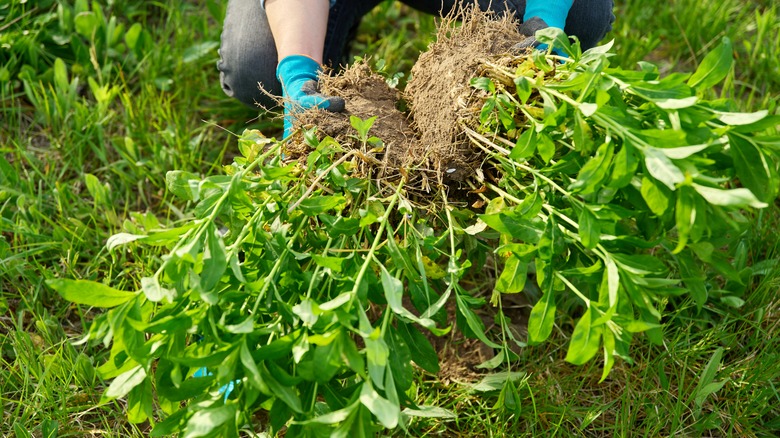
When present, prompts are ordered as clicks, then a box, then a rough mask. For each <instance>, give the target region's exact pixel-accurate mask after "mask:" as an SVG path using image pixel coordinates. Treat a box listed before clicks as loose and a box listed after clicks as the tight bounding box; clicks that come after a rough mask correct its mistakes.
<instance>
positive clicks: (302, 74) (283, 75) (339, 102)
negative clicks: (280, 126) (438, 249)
mask: <svg viewBox="0 0 780 438" xmlns="http://www.w3.org/2000/svg"><path fill="white" fill-rule="evenodd" d="M321 71H322V68H321V67H320V64H319V63H318V62H317V61H315V60H313V59H311V58H309V57H308V56H304V55H290V56H287V57H285V58H284V59H282V60H281V61H279V65H278V66H277V67H276V78H277V79H279V82H281V83H282V97H283V99H284V138H287V137H289V136H290V134H292V127H293V119H294V117H295V114H296V113H298V112H301V111H303V110H305V109H308V108H314V107H316V108H322V109H324V110H328V111H334V112H341V111H344V99H342V98H340V97H336V96H325V95H323V94H322V93H320V92H319V87H318V82H317V79H318V77H319V74H320V72H321Z"/></svg>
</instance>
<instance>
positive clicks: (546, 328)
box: [528, 281, 555, 344]
mask: <svg viewBox="0 0 780 438" xmlns="http://www.w3.org/2000/svg"><path fill="white" fill-rule="evenodd" d="M550 284H552V281H550ZM554 322H555V295H554V292H553V289H552V287H550V288H548V290H547V291H545V293H544V295H543V296H542V299H541V300H539V301H538V302H537V303H536V304H535V305H534V307H533V309H531V315H530V317H529V318H528V343H529V344H540V343H542V342H544V341H545V340H547V338H549V337H550V334H551V333H552V329H553V323H554Z"/></svg>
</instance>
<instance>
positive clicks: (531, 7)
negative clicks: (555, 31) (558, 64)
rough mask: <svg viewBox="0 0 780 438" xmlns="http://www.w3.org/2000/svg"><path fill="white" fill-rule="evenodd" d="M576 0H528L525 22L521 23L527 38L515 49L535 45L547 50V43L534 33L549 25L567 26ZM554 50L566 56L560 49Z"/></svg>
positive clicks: (522, 31) (560, 27)
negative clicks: (542, 41)
mask: <svg viewBox="0 0 780 438" xmlns="http://www.w3.org/2000/svg"><path fill="white" fill-rule="evenodd" d="M573 3H574V0H528V1H527V2H526V6H525V14H524V15H523V24H521V25H520V33H521V34H523V35H524V36H525V37H526V39H525V40H523V41H522V42H520V43H519V44H517V45H515V46H514V49H515V50H518V51H520V50H525V49H527V48H529V47H533V48H536V49H539V50H547V44H542V43H540V42H539V41H537V40H536V37H535V36H534V34H535V33H536V31H537V30H541V29H545V28H547V27H557V28H559V29H563V28H564V26H566V17H568V16H569V10H570V9H571V5H572V4H573ZM553 51H554V52H555V53H556V54H557V55H560V56H565V55H564V54H563V53H562V52H561V51H560V50H559V49H557V48H556V49H553Z"/></svg>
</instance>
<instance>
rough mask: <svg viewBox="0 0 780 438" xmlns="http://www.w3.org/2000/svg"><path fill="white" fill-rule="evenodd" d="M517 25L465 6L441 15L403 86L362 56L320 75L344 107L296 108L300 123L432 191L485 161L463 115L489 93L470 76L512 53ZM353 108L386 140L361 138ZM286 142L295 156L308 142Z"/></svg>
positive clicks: (385, 172)
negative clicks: (376, 144) (376, 143)
mask: <svg viewBox="0 0 780 438" xmlns="http://www.w3.org/2000/svg"><path fill="white" fill-rule="evenodd" d="M457 21H460V22H461V25H460V26H457V25H456V22H457ZM517 26H518V24H517V22H516V21H515V20H514V18H513V17H511V16H503V17H496V16H495V15H490V14H485V13H483V12H480V11H479V10H477V9H474V8H466V9H465V10H463V11H462V12H461V13H460V14H459V15H458V16H451V17H447V18H445V19H444V20H443V22H442V23H441V25H440V26H439V32H438V35H437V41H436V42H434V43H433V44H431V45H430V47H429V49H428V51H426V52H425V53H423V54H421V55H420V58H419V59H418V61H417V62H416V64H415V65H414V67H413V68H412V78H411V79H410V81H409V83H408V85H407V87H406V90H405V91H404V92H403V93H400V92H399V91H397V90H395V89H393V88H391V87H389V86H388V85H387V83H386V81H385V80H384V79H383V78H382V77H381V76H379V75H378V74H376V73H374V72H373V71H371V68H370V67H369V66H368V64H367V63H366V62H359V63H357V64H355V65H353V66H352V67H349V68H347V69H346V70H344V71H343V72H342V73H340V74H339V75H335V76H323V77H322V78H321V79H320V90H321V91H322V92H323V93H324V94H328V95H333V96H340V97H342V98H344V99H345V101H346V108H345V111H344V112H342V113H331V112H328V111H322V110H318V109H311V110H307V111H305V112H303V113H301V114H299V115H298V117H297V120H296V122H295V124H296V126H302V127H304V128H310V127H312V126H316V127H317V130H318V132H319V133H320V136H325V135H327V136H331V137H333V138H334V139H335V140H336V141H338V142H339V143H340V144H341V145H342V146H343V147H344V148H345V149H347V150H349V149H354V148H361V147H362V149H365V150H361V151H360V154H356V155H357V156H359V157H360V158H361V159H362V160H363V162H364V164H365V165H367V166H368V167H369V168H371V169H369V172H366V173H370V174H371V176H372V177H374V178H382V179H390V180H392V179H394V178H397V177H401V176H403V177H405V178H406V180H407V181H406V184H405V188H406V189H407V190H413V191H417V192H423V193H432V192H433V193H435V192H437V191H438V190H437V188H438V187H440V186H442V185H445V184H448V183H451V182H462V181H465V180H466V179H467V178H468V177H469V176H470V175H473V174H474V172H475V171H476V169H478V168H479V167H480V166H481V163H482V155H481V152H480V151H479V150H477V149H475V148H473V147H472V146H471V144H470V143H469V142H468V139H467V138H466V135H465V134H464V132H463V130H462V128H461V123H464V122H465V123H467V124H473V121H474V120H478V117H479V109H480V108H481V105H482V97H484V96H482V97H480V94H479V93H481V92H480V91H478V90H476V89H474V88H472V87H471V86H470V85H469V82H470V80H471V78H473V77H476V76H479V73H480V69H481V66H482V65H484V64H485V63H486V62H488V61H490V60H492V59H496V58H499V57H501V56H505V55H508V54H509V52H510V49H511V47H512V46H513V45H514V44H517V43H518V42H519V41H521V40H522V39H523V38H524V37H523V36H522V35H521V34H520V33H519V32H518V30H517ZM401 99H403V100H405V101H406V102H407V103H408V104H409V107H410V113H409V115H407V114H405V113H403V112H401V111H399V110H398V109H397V104H398V102H399V100H401ZM350 116H357V117H359V118H361V119H367V118H369V117H372V116H376V117H377V119H376V122H375V123H374V125H373V127H372V128H371V130H370V133H369V135H371V136H376V137H378V138H380V139H381V140H382V141H383V143H384V148H383V149H376V148H373V147H364V146H363V145H361V144H360V142H359V141H357V139H356V132H355V130H354V129H353V128H352V127H351V125H350ZM469 120H470V121H471V122H472V123H469ZM287 148H288V153H289V154H290V155H291V156H292V157H295V156H297V155H303V154H305V153H306V151H307V150H308V149H309V148H308V146H306V144H305V142H304V141H303V136H302V135H299V136H298V138H297V139H293V141H292V142H291V143H290V144H288V146H287ZM372 170H376V172H371V171H372Z"/></svg>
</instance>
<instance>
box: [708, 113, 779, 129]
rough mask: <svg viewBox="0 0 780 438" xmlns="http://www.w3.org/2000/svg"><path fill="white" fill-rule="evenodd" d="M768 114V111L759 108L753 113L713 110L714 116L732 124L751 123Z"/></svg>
mask: <svg viewBox="0 0 780 438" xmlns="http://www.w3.org/2000/svg"><path fill="white" fill-rule="evenodd" d="M768 115H769V111H767V110H760V111H756V112H753V113H730V112H721V111H715V117H717V119H718V120H720V121H721V122H723V123H725V124H727V125H732V126H739V125H752V124H753V123H757V122H759V121H761V120H763V119H764V118H766V116H768Z"/></svg>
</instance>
